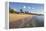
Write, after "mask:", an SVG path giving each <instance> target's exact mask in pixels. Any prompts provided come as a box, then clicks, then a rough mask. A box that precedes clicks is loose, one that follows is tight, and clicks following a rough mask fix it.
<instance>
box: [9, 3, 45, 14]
mask: <svg viewBox="0 0 46 31" xmlns="http://www.w3.org/2000/svg"><path fill="white" fill-rule="evenodd" d="M9 7H10V8H12V9H14V10H16V11H20V9H22V10H23V11H29V12H31V13H38V14H43V11H44V4H36V3H18V2H9Z"/></svg>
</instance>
